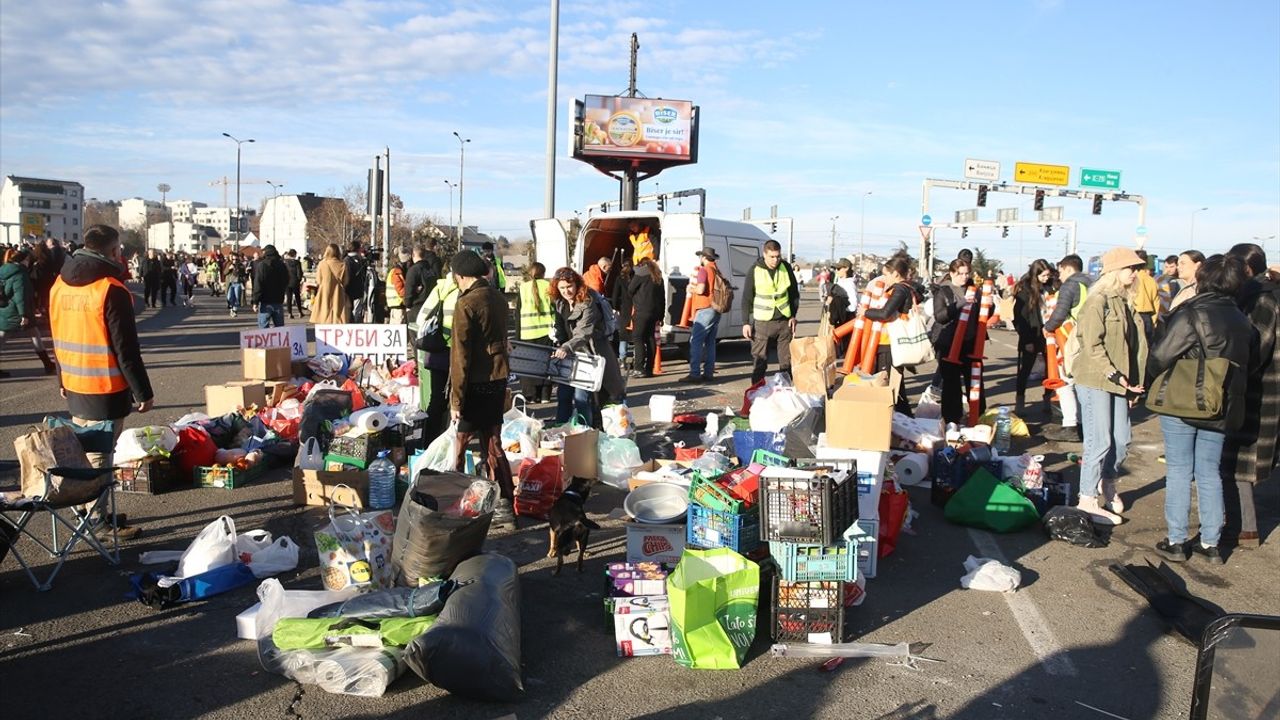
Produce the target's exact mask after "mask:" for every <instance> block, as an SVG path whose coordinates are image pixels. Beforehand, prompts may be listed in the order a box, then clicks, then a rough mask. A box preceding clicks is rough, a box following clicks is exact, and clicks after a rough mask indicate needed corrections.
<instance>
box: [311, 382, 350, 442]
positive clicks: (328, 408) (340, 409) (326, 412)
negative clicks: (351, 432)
mask: <svg viewBox="0 0 1280 720" xmlns="http://www.w3.org/2000/svg"><path fill="white" fill-rule="evenodd" d="M351 406H352V401H351V393H349V392H347V391H346V390H328V389H325V390H316V391H315V392H313V393H311V396H310V397H308V398H307V401H306V402H305V403H303V405H302V422H301V423H300V424H299V425H298V442H299V443H300V444H302V445H306V444H307V441H308V440H310V439H311V438H316V439H317V440H319V441H320V449H321V450H326V451H327V450H328V449H329V443H330V442H332V441H333V433H332V432H330V431H329V430H328V429H327V427H326V422H328V421H332V420H341V419H342V418H344V417H346V416H348V415H350V414H351Z"/></svg>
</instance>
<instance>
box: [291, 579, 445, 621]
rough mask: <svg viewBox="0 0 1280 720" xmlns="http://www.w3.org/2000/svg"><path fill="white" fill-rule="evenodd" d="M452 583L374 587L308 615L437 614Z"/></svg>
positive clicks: (370, 617) (369, 617) (374, 616)
mask: <svg viewBox="0 0 1280 720" xmlns="http://www.w3.org/2000/svg"><path fill="white" fill-rule="evenodd" d="M455 585H456V583H455V582H454V581H452V580H446V581H444V582H433V583H428V584H426V585H423V586H422V587H415V588H391V589H390V590H376V591H374V592H369V593H364V594H363V595H356V596H355V597H353V598H349V599H347V600H343V601H342V602H336V603H330V604H329V605H321V606H320V607H318V608H316V609H315V610H312V611H311V612H310V613H308V614H307V617H309V618H336V617H344V618H356V619H360V620H377V619H380V618H389V617H426V616H428V615H439V614H440V610H441V609H442V608H443V607H444V602H445V600H447V599H448V598H449V593H451V592H453V588H454V586H455Z"/></svg>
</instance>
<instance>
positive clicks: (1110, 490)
mask: <svg viewBox="0 0 1280 720" xmlns="http://www.w3.org/2000/svg"><path fill="white" fill-rule="evenodd" d="M1098 490H1099V493H1098V495H1099V496H1100V497H1101V498H1102V507H1104V508H1106V509H1107V510H1110V511H1111V512H1113V513H1115V514H1117V515H1120V514H1122V513H1124V509H1125V505H1124V499H1123V498H1121V497H1120V491H1119V490H1117V489H1116V481H1115V480H1114V479H1112V480H1108V479H1105V478H1104V479H1103V480H1102V483H1101V484H1100V486H1099V488H1098Z"/></svg>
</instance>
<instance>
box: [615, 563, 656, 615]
mask: <svg viewBox="0 0 1280 720" xmlns="http://www.w3.org/2000/svg"><path fill="white" fill-rule="evenodd" d="M669 574H671V570H670V568H669V567H668V566H666V565H663V564H661V563H656V562H638V563H630V562H611V563H609V564H608V565H606V566H605V569H604V577H605V597H611V598H622V597H635V596H639V595H665V594H666V592H667V575H669ZM605 606H606V607H607V608H609V612H611V613H612V612H614V611H615V608H616V604H614V603H610V602H607V601H606V603H605Z"/></svg>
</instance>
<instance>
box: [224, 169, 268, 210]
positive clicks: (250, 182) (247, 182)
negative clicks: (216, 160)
mask: <svg viewBox="0 0 1280 720" xmlns="http://www.w3.org/2000/svg"><path fill="white" fill-rule="evenodd" d="M235 184H236V179H235V178H228V177H227V176H226V175H223V176H222V177H221V178H219V179H217V180H214V181H213V182H211V183H209V187H213V186H214V185H221V186H222V207H229V206H228V205H227V186H228V185H235ZM240 184H241V185H270V184H271V181H270V180H256V179H255V180H241V181H240Z"/></svg>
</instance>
